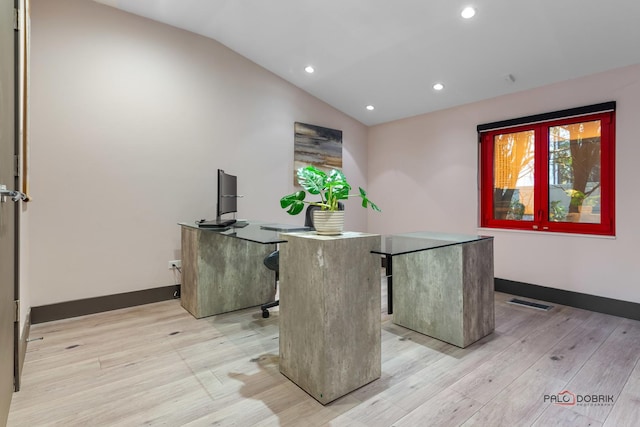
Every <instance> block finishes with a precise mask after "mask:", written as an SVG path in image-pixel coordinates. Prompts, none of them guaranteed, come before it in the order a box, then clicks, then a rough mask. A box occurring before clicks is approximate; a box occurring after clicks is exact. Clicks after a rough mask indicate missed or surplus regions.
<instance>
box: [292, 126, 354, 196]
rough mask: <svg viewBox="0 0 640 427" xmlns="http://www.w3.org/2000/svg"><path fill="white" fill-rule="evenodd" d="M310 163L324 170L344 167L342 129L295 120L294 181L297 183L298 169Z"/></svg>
mask: <svg viewBox="0 0 640 427" xmlns="http://www.w3.org/2000/svg"><path fill="white" fill-rule="evenodd" d="M309 165H313V166H315V167H317V168H318V169H321V170H324V171H329V170H331V169H342V131H341V130H336V129H329V128H324V127H321V126H315V125H309V124H306V123H298V122H295V124H294V154H293V182H294V183H295V184H296V185H297V184H298V180H297V176H296V171H297V170H298V169H299V168H301V167H305V166H309Z"/></svg>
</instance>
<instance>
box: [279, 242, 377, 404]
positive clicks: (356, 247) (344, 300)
mask: <svg viewBox="0 0 640 427" xmlns="http://www.w3.org/2000/svg"><path fill="white" fill-rule="evenodd" d="M283 237H284V238H285V239H286V240H287V243H286V244H284V245H282V246H281V247H280V372H282V374H284V375H285V376H286V377H287V378H289V379H290V380H291V381H293V382H294V383H295V384H297V385H298V386H299V387H300V388H302V389H303V390H305V391H306V392H307V393H309V394H310V395H311V396H312V397H313V398H315V399H316V400H317V401H318V402H320V403H322V404H323V405H324V404H327V403H329V402H331V401H333V400H335V399H337V398H339V397H341V396H344V395H345V394H347V393H349V392H351V391H353V390H355V389H357V388H359V387H361V386H363V385H365V384H368V383H370V382H371V381H373V380H375V379H377V378H380V373H381V370H382V364H381V347H380V258H379V257H377V256H375V255H373V254H371V251H372V250H375V249H378V250H379V249H380V236H379V235H374V234H364V233H355V232H345V233H343V234H342V235H340V236H319V235H316V234H315V233H314V232H308V233H292V234H285V235H283Z"/></svg>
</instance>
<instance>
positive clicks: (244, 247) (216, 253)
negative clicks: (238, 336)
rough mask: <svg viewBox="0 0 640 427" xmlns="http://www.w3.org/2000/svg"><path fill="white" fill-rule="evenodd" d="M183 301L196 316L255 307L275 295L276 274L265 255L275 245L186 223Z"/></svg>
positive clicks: (181, 299) (184, 234)
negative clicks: (266, 264)
mask: <svg viewBox="0 0 640 427" xmlns="http://www.w3.org/2000/svg"><path fill="white" fill-rule="evenodd" d="M181 228H182V285H181V292H180V294H181V295H180V302H181V304H182V307H184V308H185V309H186V310H187V311H188V312H189V313H191V314H192V315H193V316H194V317H196V318H201V317H206V316H212V315H215V314H220V313H226V312H229V311H234V310H240V309H242V308H247V307H254V306H257V305H260V304H264V303H266V302H270V301H273V300H274V298H275V280H276V279H275V273H274V272H273V271H271V270H269V269H267V268H266V267H265V266H264V264H263V260H264V258H265V257H266V256H267V255H269V254H270V253H271V252H273V251H274V250H275V249H276V245H275V244H261V243H256V242H250V241H247V240H242V239H236V238H234V237H231V236H226V235H224V234H221V233H217V232H215V231H212V230H206V229H198V228H195V227H188V226H182V227H181Z"/></svg>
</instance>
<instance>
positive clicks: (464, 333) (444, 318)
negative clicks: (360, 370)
mask: <svg viewBox="0 0 640 427" xmlns="http://www.w3.org/2000/svg"><path fill="white" fill-rule="evenodd" d="M393 323H396V324H398V325H401V326H404V327H406V328H409V329H413V330H414V331H417V332H420V333H422V334H425V335H429V336H430V337H434V338H437V339H439V340H442V341H445V342H448V343H451V344H453V345H456V346H458V347H466V346H468V345H469V344H471V343H473V342H475V341H477V340H479V339H480V338H482V337H484V336H486V335H489V334H490V333H492V332H493V330H494V327H495V314H494V284H493V240H492V239H486V240H478V241H474V242H469V243H461V244H456V245H452V246H445V247H441V248H436V249H432V250H427V251H421V252H415V253H409V254H404V255H402V256H397V257H394V258H393Z"/></svg>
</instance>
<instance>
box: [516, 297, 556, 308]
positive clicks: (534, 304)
mask: <svg viewBox="0 0 640 427" xmlns="http://www.w3.org/2000/svg"><path fill="white" fill-rule="evenodd" d="M507 302H508V303H509V304H515V305H522V306H524V307H530V308H535V309H536V310H543V311H549V310H550V309H551V307H553V306H552V305H546V304H540V303H537V302H531V301H524V300H521V299H517V298H512V299H511V300H510V301H507Z"/></svg>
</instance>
